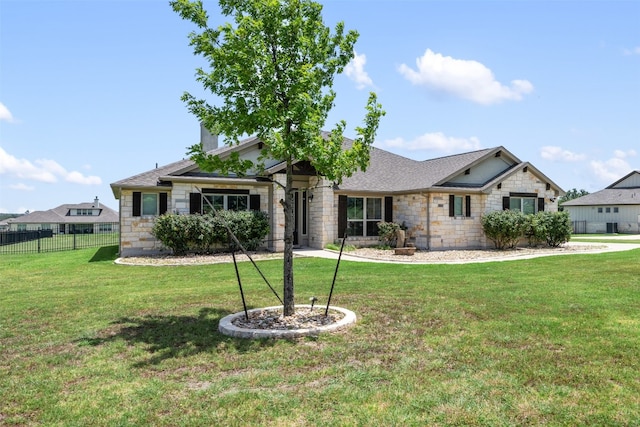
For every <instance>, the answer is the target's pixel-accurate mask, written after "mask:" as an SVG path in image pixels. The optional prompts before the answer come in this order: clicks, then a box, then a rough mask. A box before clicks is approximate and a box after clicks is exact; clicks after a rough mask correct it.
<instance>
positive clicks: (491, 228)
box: [482, 210, 573, 249]
mask: <svg viewBox="0 0 640 427" xmlns="http://www.w3.org/2000/svg"><path fill="white" fill-rule="evenodd" d="M482 230H483V231H484V234H485V235H486V236H487V238H488V239H489V240H491V241H492V242H493V243H494V244H495V247H496V248H497V249H505V248H513V247H515V246H516V245H517V244H518V241H519V240H520V239H521V238H522V237H526V238H527V241H528V243H529V246H537V245H539V244H540V243H543V242H544V243H546V244H547V245H549V246H551V247H554V248H557V247H558V246H560V245H562V244H563V243H566V242H568V241H569V239H570V238H571V233H572V230H573V227H572V224H571V219H570V218H569V213H568V212H538V213H537V214H535V215H524V214H523V213H521V212H519V211H512V210H504V211H495V212H491V213H488V214H486V215H484V216H483V217H482Z"/></svg>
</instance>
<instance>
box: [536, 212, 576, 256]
mask: <svg viewBox="0 0 640 427" xmlns="http://www.w3.org/2000/svg"><path fill="white" fill-rule="evenodd" d="M536 216H537V217H539V220H538V222H539V224H540V227H541V228H542V229H543V230H544V233H543V235H544V240H545V241H546V242H547V245H549V246H551V247H553V248H557V247H558V246H560V245H561V244H563V243H566V242H568V241H569V239H570V238H571V233H572V232H573V225H572V224H571V218H570V217H569V212H566V211H563V212H538V213H537V214H536Z"/></svg>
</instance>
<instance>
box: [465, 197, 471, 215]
mask: <svg viewBox="0 0 640 427" xmlns="http://www.w3.org/2000/svg"><path fill="white" fill-rule="evenodd" d="M464 216H466V217H467V218H469V217H470V216H471V196H465V197H464Z"/></svg>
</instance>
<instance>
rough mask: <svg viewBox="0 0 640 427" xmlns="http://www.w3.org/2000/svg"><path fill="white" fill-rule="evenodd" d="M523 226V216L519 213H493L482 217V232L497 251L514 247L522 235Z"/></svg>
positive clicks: (524, 222) (506, 211) (524, 219)
mask: <svg viewBox="0 0 640 427" xmlns="http://www.w3.org/2000/svg"><path fill="white" fill-rule="evenodd" d="M525 225H526V218H525V215H524V214H523V213H522V212H519V211H512V210H504V211H494V212H490V213H488V214H486V215H483V217H482V230H483V231H484V234H485V235H486V236H487V238H488V239H489V240H491V241H492V242H493V244H494V245H495V247H496V248H497V249H505V248H513V247H515V246H516V245H517V244H518V240H520V238H521V237H522V235H523V234H524V231H525Z"/></svg>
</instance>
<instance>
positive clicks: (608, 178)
mask: <svg viewBox="0 0 640 427" xmlns="http://www.w3.org/2000/svg"><path fill="white" fill-rule="evenodd" d="M613 155H614V157H612V158H610V159H608V160H605V161H600V160H592V161H591V163H590V164H589V169H590V170H591V172H592V173H593V174H594V175H595V176H596V177H597V178H598V179H599V180H601V181H602V182H605V183H612V182H615V181H617V180H618V179H620V178H622V177H623V176H625V175H626V174H628V173H629V172H631V170H632V168H631V165H630V164H629V162H628V161H627V160H625V159H626V158H628V157H635V156H636V151H635V150H628V151H622V150H615V151H614V152H613Z"/></svg>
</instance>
